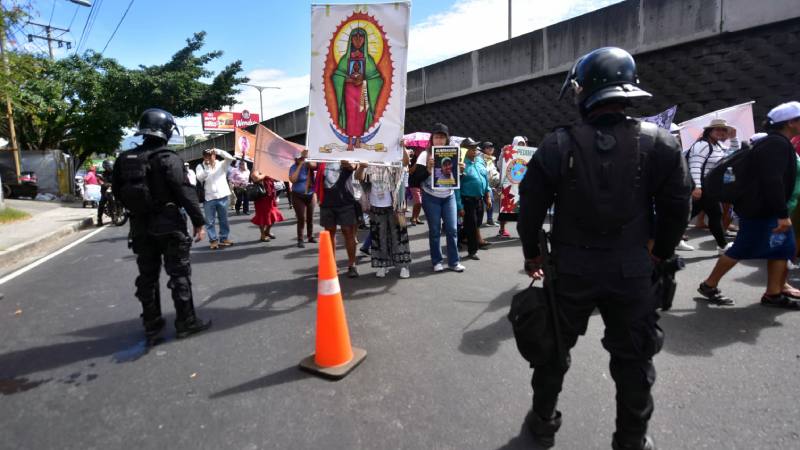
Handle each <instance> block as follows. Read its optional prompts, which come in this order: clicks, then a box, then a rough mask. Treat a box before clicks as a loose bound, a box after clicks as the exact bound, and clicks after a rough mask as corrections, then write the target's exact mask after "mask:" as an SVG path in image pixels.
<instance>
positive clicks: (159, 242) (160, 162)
mask: <svg viewBox="0 0 800 450" xmlns="http://www.w3.org/2000/svg"><path fill="white" fill-rule="evenodd" d="M175 129H176V125H175V120H174V119H173V117H172V115H171V114H170V113H168V112H166V111H163V110H161V109H148V110H146V111H145V112H144V113H143V114H142V116H141V118H140V119H139V126H138V131H137V133H136V135H137V136H138V135H141V136H143V137H144V142H143V143H142V145H140V146H138V147H136V148H134V149H132V150H129V151H127V152H125V153H123V154H121V155H120V156H119V158H117V162H116V164H114V172H113V179H112V192H113V193H114V196H115V198H117V199H119V200H120V201H122V203H123V204H124V205H125V207H126V208H128V210H129V211H130V214H131V217H130V221H131V222H130V223H131V228H130V235H129V239H128V243H129V246H130V247H131V248H132V249H133V252H134V253H135V254H136V264H137V265H138V267H139V276H138V277H137V278H136V297H137V298H138V299H139V301H140V302H141V303H142V322H143V323H144V329H145V335H146V336H147V338H148V341H150V342H151V343H152V342H154V340H155V339H156V337H157V336H158V335H159V333H160V332H161V330H162V329H163V328H164V319H163V318H162V317H161V301H160V294H159V290H160V289H159V283H158V278H159V274H160V272H161V261H162V258H163V261H164V269H165V270H166V272H167V274H168V275H169V283H168V284H167V286H168V287H169V288H170V290H171V291H172V300H173V303H174V305H175V329H176V336H177V337H178V338H179V339H180V338H184V337H188V336H190V335H192V334H194V333H198V332H200V331H203V330H206V329H207V328H209V327H210V326H211V321H210V320H209V321H203V320H201V319H200V318H198V317H197V316H196V315H195V310H194V303H193V299H192V282H191V273H192V269H191V265H190V263H189V249H190V248H191V245H192V237H190V236H189V235H188V234H187V232H186V221H185V219H184V217H183V215H182V214H181V212H180V208H183V209H184V210H185V211H186V213H187V215H188V216H189V219H190V220H191V221H192V225H193V227H194V238H195V241H200V240H202V239H203V238H204V236H205V231H204V229H203V225H204V223H205V222H204V220H203V213H202V211H201V209H200V205H199V204H198V201H197V194H196V193H195V189H194V187H193V186H192V185H191V184H189V180H188V178H187V175H186V171H185V169H184V164H183V160H182V159H181V158H180V157H179V156H178V155H177V154H175V152H173V151H171V150H169V149H168V148H167V147H166V145H167V142H168V141H169V138H170V136H172V132H173V131H174V130H175Z"/></svg>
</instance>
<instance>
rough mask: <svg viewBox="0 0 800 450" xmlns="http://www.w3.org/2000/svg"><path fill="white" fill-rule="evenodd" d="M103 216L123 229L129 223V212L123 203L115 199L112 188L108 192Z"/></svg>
mask: <svg viewBox="0 0 800 450" xmlns="http://www.w3.org/2000/svg"><path fill="white" fill-rule="evenodd" d="M103 214H105V215H106V216H108V217H109V218H110V219H111V223H113V224H114V225H116V226H118V227H121V226H122V225H125V223H126V222H127V221H128V215H129V214H128V210H127V209H125V206H123V205H122V202H120V201H119V200H117V199H116V198H115V197H114V193H113V192H112V191H111V188H108V189H107V190H106V205H105V208H103Z"/></svg>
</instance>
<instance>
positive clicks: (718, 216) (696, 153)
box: [686, 119, 740, 254]
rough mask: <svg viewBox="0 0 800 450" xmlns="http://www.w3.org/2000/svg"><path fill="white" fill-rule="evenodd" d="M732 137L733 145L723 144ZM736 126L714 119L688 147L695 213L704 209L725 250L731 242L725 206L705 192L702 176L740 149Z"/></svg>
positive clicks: (711, 227)
mask: <svg viewBox="0 0 800 450" xmlns="http://www.w3.org/2000/svg"><path fill="white" fill-rule="evenodd" d="M728 139H730V140H731V147H730V149H726V148H725V147H723V146H722V143H723V142H724V141H727V140H728ZM739 147H740V146H739V140H738V139H737V138H736V129H735V128H733V127H731V126H729V125H728V123H727V122H726V121H725V120H724V119H713V120H711V122H710V123H709V124H708V125H706V126H705V127H704V129H703V135H702V136H701V137H700V139H698V140H697V142H695V143H694V144H692V146H691V147H690V148H689V151H688V152H687V154H686V157H687V159H688V160H689V173H690V174H691V176H692V183H694V188H693V189H692V214H691V217H692V218H694V217H696V216H697V215H698V214H699V213H700V211H704V212H705V214H706V217H708V228H709V229H710V230H711V234H712V235H714V240H715V241H716V242H717V250H718V251H719V253H720V254H722V253H724V252H725V250H726V247H727V245H728V242H727V240H726V239H725V230H723V229H722V206H721V205H720V203H719V202H717V201H714V200H713V199H710V198H708V196H705V197H704V196H703V179H704V178H705V176H706V175H707V174H708V173H709V172H711V170H713V169H714V168H715V167H717V164H719V161H720V160H721V159H722V158H724V157H725V155H726V154H728V152H734V151H737V150H739Z"/></svg>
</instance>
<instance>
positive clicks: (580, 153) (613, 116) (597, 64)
mask: <svg viewBox="0 0 800 450" xmlns="http://www.w3.org/2000/svg"><path fill="white" fill-rule="evenodd" d="M638 84H639V80H638V77H637V75H636V64H635V62H634V60H633V57H631V55H630V54H629V53H628V52H626V51H625V50H622V49H620V48H614V47H606V48H601V49H597V50H594V51H592V52H590V53H588V54H586V55H584V56H583V57H582V58H580V59H579V60H578V61H577V62H576V63H575V65H574V66H573V68H572V70H571V71H570V72H569V74H568V75H567V79H566V81H565V83H564V87H563V88H562V90H561V96H562V97H563V95H564V93H565V92H566V91H568V90H572V91H573V93H574V96H575V101H576V103H577V106H578V109H579V112H580V115H581V119H582V120H581V122H580V123H579V124H578V125H574V126H570V127H563V128H559V129H557V130H556V131H555V132H553V133H550V134H548V135H547V136H545V138H544V140H543V141H542V143H541V144H540V146H539V150H538V151H537V153H536V154H535V155H534V157H533V158H532V159H531V162H530V163H529V164H528V171H527V173H526V175H525V178H524V179H523V181H522V183H521V186H520V211H519V222H518V224H517V229H518V231H519V235H520V238H521V240H522V246H523V252H524V255H525V270H526V271H527V272H528V274H529V275H530V276H532V277H534V279H538V278H541V277H542V276H543V274H542V270H541V264H542V255H541V254H540V249H539V237H538V231H539V230H540V229H541V227H542V224H543V222H544V218H545V215H546V213H547V210H548V208H549V207H550V206H551V205H553V204H555V216H554V219H553V225H552V228H551V244H552V245H551V246H552V253H553V258H554V259H555V261H554V263H555V276H554V280H551V281H554V283H555V296H556V299H555V300H556V301H555V305H556V307H557V309H558V311H559V313H560V315H559V317H560V319H559V325H560V336H561V339H562V344H563V348H564V351H563V352H562V353H563V354H562V355H559V357H558V358H554V360H553V361H551V362H550V363H547V364H544V365H539V366H534V367H533V369H534V372H533V377H532V380H531V385H532V387H533V408H532V409H531V411H530V412H529V413H528V416H527V417H526V419H525V421H526V424H527V426H528V428H529V429H530V431H531V432H532V434H533V435H534V437H535V438H536V440H537V441H538V442H539V443H540V444H541V445H544V446H552V445H553V444H554V438H555V433H556V431H557V430H558V428H559V427H560V426H561V412H559V411H558V410H556V403H557V400H558V394H559V392H560V391H561V386H562V382H563V380H564V375H565V373H566V372H567V370H568V368H569V364H570V359H569V349H571V348H572V347H573V346H574V345H575V344H576V342H577V339H578V336H579V335H583V334H585V332H586V327H587V324H588V321H589V316H590V315H591V314H592V312H593V311H594V309H595V308H598V309H599V311H600V314H601V315H602V318H603V322H604V323H605V334H604V337H603V340H602V342H603V347H604V348H605V349H606V350H607V351H608V352H609V353H610V356H611V362H610V371H611V376H612V378H613V379H614V383H615V384H616V388H617V396H616V400H617V418H616V432H615V433H614V435H613V439H612V447H613V448H614V449H653V448H655V446H654V444H653V441H652V440H651V439H650V437H649V436H647V434H646V432H647V423H648V421H649V419H650V416H651V414H652V412H653V399H652V396H651V394H650V390H651V388H652V386H653V383H654V382H655V368H654V367H653V361H652V358H653V355H655V354H656V353H658V351H659V350H660V349H661V345H662V343H663V334H662V332H661V329H660V328H659V327H658V325H657V320H658V314H657V313H656V308H657V307H658V306H659V305H658V300H657V296H656V295H655V294H656V292H655V284H654V279H653V273H654V272H653V270H654V265H655V264H657V263H658V261H660V260H664V259H667V258H669V257H670V256H672V255H673V253H674V249H675V246H676V245H677V243H678V241H679V240H680V238H681V235H682V233H683V230H684V229H685V227H686V223H687V216H688V212H689V211H688V207H689V206H688V205H689V181H688V177H687V170H686V163H685V161H684V159H683V158H682V157H681V153H680V147H679V146H678V143H677V142H676V140H675V139H674V138H673V137H672V136H671V135H670V134H669V133H668V132H667V131H666V130H662V129H659V128H657V127H655V126H654V125H651V124H647V123H643V122H640V121H638V120H635V119H632V118H630V117H627V116H626V115H625V108H626V107H627V106H629V104H630V101H631V99H633V98H637V97H642V98H646V97H650V96H651V95H650V94H649V93H647V92H645V91H644V90H642V89H641V88H639V86H638ZM654 211H655V214H654ZM651 238H652V239H654V244H653V246H652V252H650V251H649V250H648V240H650V239H651Z"/></svg>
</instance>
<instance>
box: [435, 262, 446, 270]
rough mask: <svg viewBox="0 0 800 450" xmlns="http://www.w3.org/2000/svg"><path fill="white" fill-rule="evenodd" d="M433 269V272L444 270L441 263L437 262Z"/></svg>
mask: <svg viewBox="0 0 800 450" xmlns="http://www.w3.org/2000/svg"><path fill="white" fill-rule="evenodd" d="M433 271H434V272H443V271H444V266H443V265H442V263H438V264H436V265H435V266H433Z"/></svg>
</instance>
